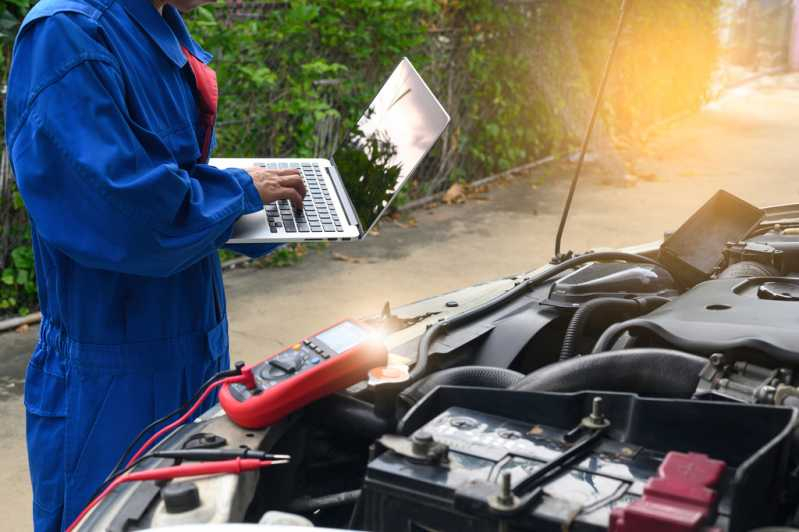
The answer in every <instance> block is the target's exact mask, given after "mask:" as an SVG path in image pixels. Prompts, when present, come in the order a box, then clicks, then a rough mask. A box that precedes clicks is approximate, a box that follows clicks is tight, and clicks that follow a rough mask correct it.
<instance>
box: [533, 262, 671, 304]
mask: <svg viewBox="0 0 799 532" xmlns="http://www.w3.org/2000/svg"><path fill="white" fill-rule="evenodd" d="M648 295H662V296H672V295H677V290H676V284H675V283H674V278H673V277H672V276H671V274H670V273H669V272H668V271H666V269H665V268H662V267H660V266H657V265H655V264H646V263H642V264H635V263H622V262H595V263H593V264H589V265H587V266H583V267H582V268H580V269H579V270H577V271H576V272H574V273H571V274H569V275H567V276H565V277H563V278H562V279H558V280H557V281H556V282H555V283H554V284H553V285H552V288H551V289H550V292H549V298H548V299H547V300H546V301H545V302H544V304H546V305H552V306H555V307H562V308H575V307H577V306H579V305H580V304H581V303H584V302H586V301H590V300H592V299H596V298H599V297H617V298H624V297H628V298H629V297H638V296H648Z"/></svg>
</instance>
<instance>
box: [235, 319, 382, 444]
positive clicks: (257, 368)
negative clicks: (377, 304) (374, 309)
mask: <svg viewBox="0 0 799 532" xmlns="http://www.w3.org/2000/svg"><path fill="white" fill-rule="evenodd" d="M387 360H388V351H387V350H386V346H385V345H384V344H383V342H382V341H381V340H380V338H379V337H378V335H376V334H375V333H374V331H372V330H371V329H370V328H369V327H368V326H366V325H364V324H363V323H360V322H358V321H356V320H352V319H348V320H344V321H341V322H338V323H336V324H335V325H333V326H331V327H328V328H327V329H325V330H323V331H321V332H318V333H316V334H314V335H313V336H309V337H308V338H305V339H304V340H302V341H301V342H298V343H296V344H294V345H292V346H291V347H289V348H288V349H285V350H283V351H281V352H279V353H277V354H275V355H272V356H271V357H269V358H267V359H266V360H264V361H263V362H260V363H258V364H256V365H254V366H251V367H250V369H252V374H253V377H254V380H255V386H253V387H250V388H248V387H247V386H245V385H244V384H238V383H236V384H225V385H224V386H222V389H221V390H220V392H219V402H220V404H221V405H222V408H223V409H224V410H225V413H227V415H228V417H229V418H230V419H231V420H232V421H233V422H234V423H236V424H237V425H239V426H241V427H244V428H249V429H258V428H263V427H266V426H268V425H272V424H273V423H275V422H277V421H280V420H281V419H283V418H284V417H285V416H287V415H288V414H290V413H292V412H294V411H296V410H298V409H300V408H302V407H303V406H305V405H307V404H308V403H310V402H312V401H315V400H316V399H319V398H320V397H324V396H326V395H329V394H331V393H334V392H337V391H339V390H343V389H344V388H346V387H348V386H352V385H353V384H355V383H356V382H359V381H362V380H364V379H366V376H367V373H368V372H369V370H370V369H372V368H376V367H380V366H385V365H386V363H387Z"/></svg>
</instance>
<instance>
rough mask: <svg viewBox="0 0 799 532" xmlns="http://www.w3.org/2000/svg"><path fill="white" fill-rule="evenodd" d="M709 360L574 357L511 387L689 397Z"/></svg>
mask: <svg viewBox="0 0 799 532" xmlns="http://www.w3.org/2000/svg"><path fill="white" fill-rule="evenodd" d="M706 362H707V360H706V359H704V358H702V357H698V356H695V355H689V354H688V353H683V352H680V351H672V350H670V349H654V348H653V349H626V350H623V351H610V352H607V353H597V354H595V355H590V356H584V357H579V358H572V359H570V360H567V361H564V362H558V363H557V364H552V365H550V366H546V367H544V368H541V369H539V370H538V371H535V372H533V373H531V374H529V375H527V376H526V377H525V378H524V379H522V380H521V381H519V382H518V383H517V384H514V385H513V386H512V387H511V388H512V389H514V390H521V391H536V392H577V391H581V390H606V391H615V392H626V393H639V394H642V395H648V396H656V397H676V398H685V399H687V398H689V397H691V396H692V395H693V394H694V391H696V386H697V383H698V382H699V373H700V372H701V371H702V368H704V367H705V363H706Z"/></svg>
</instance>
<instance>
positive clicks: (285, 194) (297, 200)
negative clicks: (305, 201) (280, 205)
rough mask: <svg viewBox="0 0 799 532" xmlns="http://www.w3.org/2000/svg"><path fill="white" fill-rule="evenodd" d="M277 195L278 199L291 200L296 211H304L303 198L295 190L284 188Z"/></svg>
mask: <svg viewBox="0 0 799 532" xmlns="http://www.w3.org/2000/svg"><path fill="white" fill-rule="evenodd" d="M276 195H277V197H278V199H287V200H289V201H290V202H291V204H292V205H294V209H295V210H297V211H302V196H300V193H299V192H297V191H296V190H294V189H293V188H286V187H283V188H281V189H279V190H278V191H277V194H276Z"/></svg>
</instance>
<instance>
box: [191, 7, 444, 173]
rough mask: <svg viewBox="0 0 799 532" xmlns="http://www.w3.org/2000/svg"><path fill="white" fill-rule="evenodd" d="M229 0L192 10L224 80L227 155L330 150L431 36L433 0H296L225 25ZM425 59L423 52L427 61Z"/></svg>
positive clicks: (195, 28) (221, 133) (222, 142)
mask: <svg viewBox="0 0 799 532" xmlns="http://www.w3.org/2000/svg"><path fill="white" fill-rule="evenodd" d="M226 9H227V8H226V7H225V3H224V2H223V1H221V0H220V1H218V2H217V3H216V4H212V5H209V6H206V7H200V8H198V9H197V10H195V12H194V13H193V14H192V15H191V16H190V17H189V20H188V21H189V25H190V26H191V29H192V32H193V34H194V35H195V37H196V38H197V39H198V40H199V41H200V42H202V43H203V46H205V47H206V49H208V50H209V51H210V52H211V53H213V54H214V55H215V60H214V67H215V68H216V69H217V73H218V77H219V79H220V80H221V87H220V95H221V101H222V105H221V109H220V115H219V128H218V131H217V135H218V138H219V148H218V150H217V154H218V155H220V156H232V155H244V154H250V155H251V154H254V153H257V154H260V155H264V156H285V155H291V156H306V157H310V156H315V155H320V154H321V155H325V156H327V155H330V153H329V152H330V151H331V150H332V149H333V147H334V146H333V144H334V140H335V139H334V138H322V137H324V131H322V130H325V129H326V128H327V131H328V132H329V133H330V134H332V135H335V134H336V133H337V132H338V131H340V130H341V129H342V128H347V127H349V126H351V125H352V124H353V123H354V121H355V120H356V119H357V118H358V116H359V114H360V113H361V112H362V110H363V109H364V108H365V107H366V105H367V104H368V103H369V100H370V99H371V97H372V96H373V94H374V91H375V88H376V86H379V82H380V80H382V78H383V77H384V76H386V75H387V74H388V72H389V71H390V69H391V68H392V67H393V66H394V65H395V64H396V63H397V61H398V60H399V59H400V58H401V57H402V55H403V54H405V53H409V51H413V50H416V49H417V48H418V47H419V46H420V45H421V44H423V43H424V40H425V37H426V32H425V28H424V27H423V26H422V25H420V24H419V23H418V20H419V19H420V18H422V17H424V16H425V15H426V14H427V13H429V12H430V11H431V10H432V9H434V4H433V2H432V1H431V0H388V1H386V0H329V1H325V2H312V1H307V0H296V1H294V2H291V7H290V8H289V9H278V10H274V11H271V12H268V13H267V15H266V17H265V18H264V19H263V20H243V21H238V22H230V23H225V22H224V17H223V16H222V14H223V12H224V11H225V10H226ZM419 62H420V63H423V62H424V61H423V58H420V61H419Z"/></svg>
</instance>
